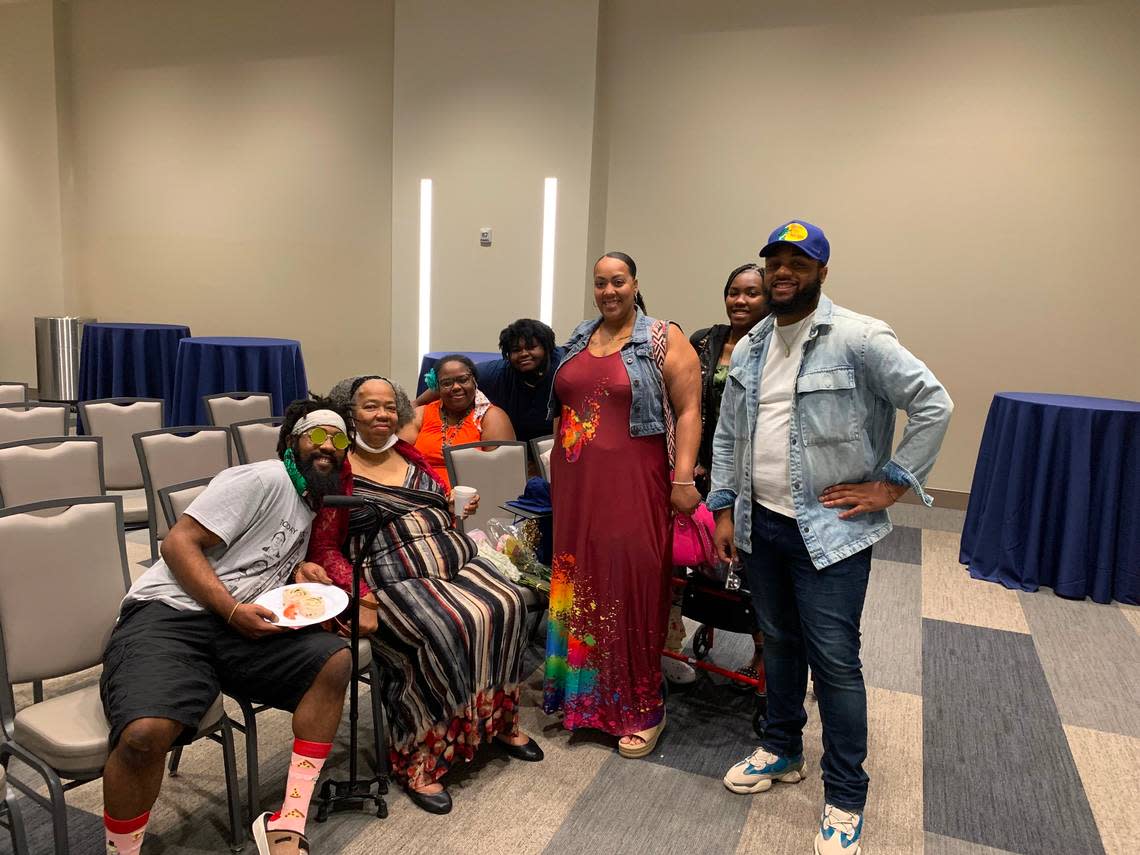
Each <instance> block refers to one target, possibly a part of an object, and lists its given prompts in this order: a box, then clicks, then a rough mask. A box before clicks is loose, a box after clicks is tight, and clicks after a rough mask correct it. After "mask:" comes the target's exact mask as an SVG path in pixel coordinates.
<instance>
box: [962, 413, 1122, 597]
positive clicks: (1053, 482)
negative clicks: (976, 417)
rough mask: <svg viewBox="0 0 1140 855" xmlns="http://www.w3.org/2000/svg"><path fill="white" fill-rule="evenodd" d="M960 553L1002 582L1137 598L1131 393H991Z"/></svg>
mask: <svg viewBox="0 0 1140 855" xmlns="http://www.w3.org/2000/svg"><path fill="white" fill-rule="evenodd" d="M959 560H960V561H961V563H963V564H965V565H967V566H968V567H969V568H970V575H971V576H972V577H973V578H975V579H986V580H989V581H992V582H1001V583H1002V584H1003V585H1005V586H1006V587H1007V588H1014V589H1020V590H1023V591H1036V590H1037V588H1038V587H1039V586H1041V585H1045V586H1048V587H1051V588H1052V589H1053V590H1054V591H1055V592H1056V593H1057V594H1059V595H1060V596H1063V597H1073V598H1078V599H1084V598H1085V597H1086V596H1089V597H1092V599H1093V600H1095V601H1096V602H1098V603H1108V602H1111V601H1112V600H1114V599H1115V600H1119V601H1120V602H1122V603H1131V604H1140V403H1137V402H1135V401H1118V400H1114V399H1110V398H1088V397H1081V396H1077V395H1050V394H1043V393H1028V392H1003V393H1000V394H998V395H995V396H994V399H993V403H992V404H991V405H990V412H989V416H988V417H987V418H986V427H985V432H984V433H983V434H982V443H981V447H980V448H979V450H978V462H977V466H976V467H975V469H974V482H973V486H972V487H971V488H970V503H969V507H968V509H967V511H966V521H965V526H964V528H963V531H962V547H961V552H960V555H959Z"/></svg>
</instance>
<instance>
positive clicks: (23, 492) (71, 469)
mask: <svg viewBox="0 0 1140 855" xmlns="http://www.w3.org/2000/svg"><path fill="white" fill-rule="evenodd" d="M106 492H107V487H106V484H105V483H104V481H103V440H102V439H101V438H100V437H97V436H45V437H41V438H40V439H24V440H17V441H16V442H4V443H0V508H2V507H5V506H9V505H24V504H28V503H30V502H43V501H47V500H48V499H72V498H78V497H80V496H102V495H105V494H106Z"/></svg>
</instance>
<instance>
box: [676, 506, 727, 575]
mask: <svg viewBox="0 0 1140 855" xmlns="http://www.w3.org/2000/svg"><path fill="white" fill-rule="evenodd" d="M715 528H716V526H715V524H714V522H713V515H712V511H710V510H709V509H708V508H707V507H705V503H704V502H701V503H700V504H699V505H697V509H696V510H695V511H693V514H692V516H686V515H685V514H677V515H676V516H675V517H673V565H674V566H676V567H704V566H708V567H715V566H716V565H717V563H718V559H717V555H716V547H715V546H714V545H713V530H714V529H715Z"/></svg>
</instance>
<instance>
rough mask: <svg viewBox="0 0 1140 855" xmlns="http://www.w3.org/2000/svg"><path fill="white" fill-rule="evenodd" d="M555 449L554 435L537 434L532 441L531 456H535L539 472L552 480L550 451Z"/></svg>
mask: <svg viewBox="0 0 1140 855" xmlns="http://www.w3.org/2000/svg"><path fill="white" fill-rule="evenodd" d="M553 450H554V437H553V436H536V437H535V438H534V439H532V440H531V441H530V456H531V457H532V458H534V463H535V466H537V467H538V474H539V475H541V476H542V477H543V478H545V479H546V480H547V481H549V480H550V453H551V451H553Z"/></svg>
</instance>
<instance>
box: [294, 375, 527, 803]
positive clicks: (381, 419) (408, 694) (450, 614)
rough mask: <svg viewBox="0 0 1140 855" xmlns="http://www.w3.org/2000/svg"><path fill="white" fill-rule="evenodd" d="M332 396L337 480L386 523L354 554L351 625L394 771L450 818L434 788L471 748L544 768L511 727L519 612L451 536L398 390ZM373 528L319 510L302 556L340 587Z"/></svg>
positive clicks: (521, 634) (504, 584)
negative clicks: (345, 436) (346, 445)
mask: <svg viewBox="0 0 1140 855" xmlns="http://www.w3.org/2000/svg"><path fill="white" fill-rule="evenodd" d="M331 397H332V398H333V399H334V400H338V399H339V400H342V401H344V403H345V404H346V405H348V408H349V409H350V411H351V413H352V417H353V420H354V421H355V424H356V444H355V447H354V448H352V450H351V451H350V453H349V455H348V458H347V459H346V461H345V465H344V471H343V472H342V477H341V482H342V483H343V484H344V485H345V489H346V491H347V492H351V493H353V494H355V495H358V496H364V497H365V498H367V499H368V501H369V502H370V503H371V504H373V505H374V506H376V507H377V508H378V509H379V510H380V513H381V517H382V519H383V520H384V525H383V528H382V529H381V531H380V534H379V536H378V537H377V538H376V540H375V542H374V543H373V544H372V546H371V548H370V549H369V551H368V553H367V555H366V556H365V558H364V565H363V567H364V580H363V586H364V587H362V588H361V596H362V602H361V610H360V623H361V631H362V632H367V633H369V634H370V635H371V636H372V651H373V657H374V659H375V660H376V662H377V663H378V664H379V666H380V669H381V671H382V672H383V682H382V683H381V686H380V691H381V692H382V695H383V700H384V706H385V709H386V711H387V715H388V722H389V730H390V737H391V760H392V769H393V772H394V774H395V776H396V777H397V779H398V780H400V781H401V782H402V783H403V784H404V786H405V787H406V789H407V792H408V795H409V796H411V798H412V800H413V801H414V802H415V803H416V804H418V805H419V806H420V807H422V808H423V809H424V810H427V811H431V812H433V813H447V812H448V811H450V810H451V796H450V795H449V794H448V792H447V790H446V789H444V787H443V785H442V781H441V779H442V778H443V776H444V775H446V774H447V771H448V770H449V769H450V768H451V767H452V765H453V764H454V763H456V762H457V761H459V760H460V759H463V760H470V759H471V758H472V757H473V756H474V754H475V751H476V749H477V748H478V747H479V746H480V745H483V744H485V743H487V742H489V741H490V740H491V739H493V738H494V739H498V740H499V742H500V743H501V744H502V746H503V748H504V749H505V750H506V752H507V753H508V754H510V755H511V756H512V757H516V758H518V759H521V760H541V759H542V749H540V748H539V747H538V744H537V743H535V741H534V740H533V739H531V738H530V737H528V736H527V735H526V734H525V733H523V732H522V731H521V730H520V729H519V722H518V706H519V679H520V669H521V666H522V655H523V649H524V646H525V640H526V633H525V617H526V613H525V607H524V606H523V603H522V599H521V597H520V595H519V591H518V589H517V588H516V587H515V586H514V585H513V584H512V583H511V582H509V581H508V580H507V579H505V578H504V577H503V576H501V575H500V574H499V573H498V572H497V571H496V570H495V569H494V568H493V567H492V566H491V565H490V564H489V563H487V562H485V561H484V560H482V559H480V558H477V557H476V553H477V548H476V546H475V544H474V542H473V541H472V540H471V539H470V538H469V537H467V535H465V534H463V533H462V532H460V531H459V530H458V529H457V528H456V527H455V524H454V518H453V516H452V508H451V506H450V502H449V495H448V491H447V490H446V489H445V488H444V486H443V484H442V483H441V481H440V479H439V477H438V476H437V475H436V473H435V471H434V470H433V468H432V467H431V466H430V465H429V463H428V461H427V460H425V459H424V457H423V455H422V454H420V453H419V452H418V451H417V450H416V449H415V448H414V447H413V446H411V445H409V444H408V443H407V442H405V441H403V440H401V439H399V437H398V433H399V430H400V428H401V427H402V426H404V425H405V424H407V423H408V422H410V420H411V419H412V408H411V404H410V403H409V401H408V397H407V395H406V394H405V393H404V392H403V390H402V389H401V388H400V387H399V386H397V385H395V384H394V383H392V382H391V381H389V380H386V379H384V378H382V377H376V376H372V377H357V378H353V379H350V380H345V381H343V382H342V383H340V384H338V385H337V386H336V387H335V388H334V389H333V390H332V393H331ZM469 508H470V506H469ZM371 519H372V514H371V512H370V511H369V510H368V509H366V508H358V509H353V510H351V511H350V510H349V509H345V508H335V509H333V508H325V509H323V510H322V511H321V512H320V514H319V516H318V517H317V520H316V522H315V523H314V525H313V535H312V540H311V543H310V547H309V557H310V560H312V561H316V562H318V563H319V564H320V565H321V566H322V567H324V568H325V570H326V571H327V572H328V574H329V576H330V577H331V578H332V579H333V580H334V581H335V582H336V584H338V585H340V586H341V587H343V588H345V589H346V590H351V584H352V565H351V562H352V560H355V558H356V556H357V555H359V554H360V550H361V549H364V548H365V545H364V543H363V534H362V533H363V531H364V529H365V528H366V527H367V526H368V524H369V522H370V521H371Z"/></svg>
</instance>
